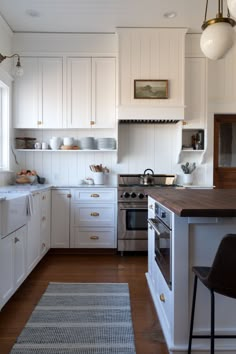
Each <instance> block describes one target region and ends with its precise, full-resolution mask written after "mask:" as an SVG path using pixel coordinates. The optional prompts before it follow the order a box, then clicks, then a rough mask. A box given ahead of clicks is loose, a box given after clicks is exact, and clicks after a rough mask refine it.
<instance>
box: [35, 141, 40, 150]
mask: <svg viewBox="0 0 236 354" xmlns="http://www.w3.org/2000/svg"><path fill="white" fill-rule="evenodd" d="M34 148H35V149H36V150H41V149H42V144H41V143H40V142H39V141H36V143H35V144H34Z"/></svg>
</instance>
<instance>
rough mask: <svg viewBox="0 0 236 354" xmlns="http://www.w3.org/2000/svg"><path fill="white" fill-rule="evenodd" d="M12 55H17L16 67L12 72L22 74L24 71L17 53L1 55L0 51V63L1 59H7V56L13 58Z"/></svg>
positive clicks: (16, 74) (17, 74)
mask: <svg viewBox="0 0 236 354" xmlns="http://www.w3.org/2000/svg"><path fill="white" fill-rule="evenodd" d="M13 57H17V63H16V69H15V72H14V74H15V76H22V75H23V74H24V71H23V68H22V66H21V63H20V56H19V54H12V55H9V56H7V55H2V54H1V53H0V64H1V62H2V61H3V60H5V59H8V58H13Z"/></svg>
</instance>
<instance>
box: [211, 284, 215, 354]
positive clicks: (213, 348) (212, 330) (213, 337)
mask: <svg viewBox="0 0 236 354" xmlns="http://www.w3.org/2000/svg"><path fill="white" fill-rule="evenodd" d="M214 353H215V294H214V291H213V290H211V354H214Z"/></svg>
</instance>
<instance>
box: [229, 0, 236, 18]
mask: <svg viewBox="0 0 236 354" xmlns="http://www.w3.org/2000/svg"><path fill="white" fill-rule="evenodd" d="M227 6H228V9H229V13H230V15H231V16H233V17H234V18H236V0H227Z"/></svg>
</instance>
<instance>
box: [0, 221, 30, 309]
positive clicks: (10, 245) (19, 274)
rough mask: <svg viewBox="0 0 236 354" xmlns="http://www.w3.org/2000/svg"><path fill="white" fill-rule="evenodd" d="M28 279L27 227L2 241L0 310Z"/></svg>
mask: <svg viewBox="0 0 236 354" xmlns="http://www.w3.org/2000/svg"><path fill="white" fill-rule="evenodd" d="M25 277H26V226H23V227H21V228H20V229H18V230H17V231H15V232H13V233H12V234H10V235H8V236H6V237H5V238H4V239H2V240H0V279H1V281H0V309H1V308H2V306H4V305H5V303H6V302H7V301H8V300H9V298H10V297H11V296H12V295H13V293H14V292H15V291H16V289H17V288H18V287H19V286H20V285H21V284H22V282H23V281H24V279H25Z"/></svg>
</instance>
